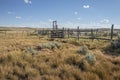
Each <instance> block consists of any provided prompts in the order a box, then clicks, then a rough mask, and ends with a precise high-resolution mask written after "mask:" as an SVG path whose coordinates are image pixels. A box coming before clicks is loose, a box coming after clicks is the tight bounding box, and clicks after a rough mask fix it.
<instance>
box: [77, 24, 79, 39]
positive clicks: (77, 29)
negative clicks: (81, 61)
mask: <svg viewBox="0 0 120 80" xmlns="http://www.w3.org/2000/svg"><path fill="white" fill-rule="evenodd" d="M79 35H80V30H79V26H78V27H77V37H78V40H79V38H80V37H79Z"/></svg>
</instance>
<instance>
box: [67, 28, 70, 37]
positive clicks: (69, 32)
mask: <svg viewBox="0 0 120 80" xmlns="http://www.w3.org/2000/svg"><path fill="white" fill-rule="evenodd" d="M67 33H68V38H69V37H70V35H69V34H70V29H69V28H68V31H67Z"/></svg>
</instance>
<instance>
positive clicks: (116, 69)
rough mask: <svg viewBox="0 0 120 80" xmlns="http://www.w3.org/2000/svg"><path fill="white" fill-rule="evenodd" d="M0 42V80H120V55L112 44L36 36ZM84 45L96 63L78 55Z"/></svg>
mask: <svg viewBox="0 0 120 80" xmlns="http://www.w3.org/2000/svg"><path fill="white" fill-rule="evenodd" d="M0 40H1V41H0V80H120V56H119V54H120V52H119V50H118V51H117V52H116V51H114V50H112V51H111V48H109V47H108V46H109V41H97V40H95V41H94V43H93V42H92V41H90V40H79V41H78V40H75V39H64V40H63V39H55V40H54V41H51V40H50V39H48V38H37V37H36V36H29V37H24V38H22V37H21V36H20V37H17V38H16V37H13V38H9V37H6V38H4V39H0ZM52 42H57V45H56V46H55V45H53V44H54V43H52ZM83 45H86V46H87V47H88V50H87V51H88V52H87V53H91V54H92V55H94V56H95V61H94V63H92V64H90V63H89V61H88V60H87V59H86V56H87V55H85V54H82V52H79V53H78V50H80V49H81V48H82V47H83ZM111 53H113V54H111ZM114 54H115V55H114ZM116 55H117V56H116Z"/></svg>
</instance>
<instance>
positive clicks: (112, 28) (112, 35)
mask: <svg viewBox="0 0 120 80" xmlns="http://www.w3.org/2000/svg"><path fill="white" fill-rule="evenodd" d="M113 28H114V24H112V26H111V37H110V39H111V41H112V39H113Z"/></svg>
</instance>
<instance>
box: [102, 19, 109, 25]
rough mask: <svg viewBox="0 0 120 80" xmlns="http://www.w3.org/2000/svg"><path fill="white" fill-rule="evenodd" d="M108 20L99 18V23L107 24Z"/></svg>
mask: <svg viewBox="0 0 120 80" xmlns="http://www.w3.org/2000/svg"><path fill="white" fill-rule="evenodd" d="M109 22H110V21H109V20H108V19H103V20H101V21H100V23H103V24H107V23H109Z"/></svg>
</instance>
